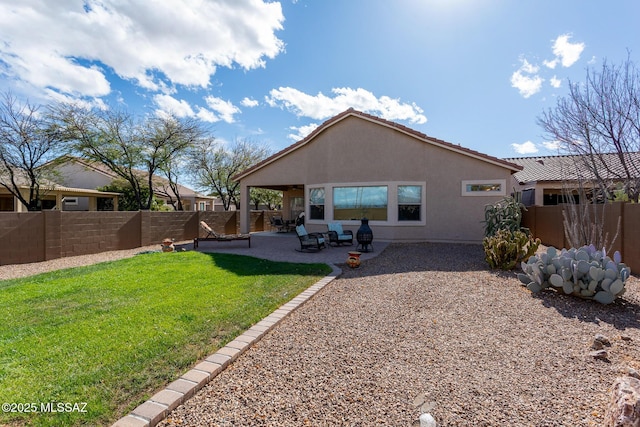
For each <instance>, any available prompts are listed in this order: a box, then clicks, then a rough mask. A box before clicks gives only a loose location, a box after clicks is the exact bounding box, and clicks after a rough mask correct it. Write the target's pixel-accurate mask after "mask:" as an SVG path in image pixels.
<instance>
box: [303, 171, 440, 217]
mask: <svg viewBox="0 0 640 427" xmlns="http://www.w3.org/2000/svg"><path fill="white" fill-rule="evenodd" d="M403 185H413V186H419V187H420V188H421V193H420V197H421V204H420V211H421V212H420V221H399V220H398V187H399V186H403ZM369 186H374V187H375V186H386V187H387V219H386V220H385V221H382V220H372V219H369V224H370V225H378V226H389V227H390V226H393V227H416V226H425V225H427V215H428V211H427V182H426V181H371V182H365V183H363V182H329V183H318V184H315V183H314V184H307V185H305V209H306V217H305V222H307V223H309V224H316V225H326V224H328V223H329V222H333V221H339V222H340V223H342V224H343V225H345V226H356V225H360V219H358V220H335V219H334V218H333V189H334V188H335V187H369ZM316 188H324V191H325V199H324V202H325V203H324V219H321V220H320V219H311V217H310V215H309V213H310V211H309V210H310V203H309V194H310V191H311V190H312V189H316ZM327 194H331V197H327Z"/></svg>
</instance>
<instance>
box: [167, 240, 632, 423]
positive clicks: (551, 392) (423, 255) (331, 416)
mask: <svg viewBox="0 0 640 427" xmlns="http://www.w3.org/2000/svg"><path fill="white" fill-rule="evenodd" d="M343 269H344V274H343V275H342V276H341V277H340V278H338V279H337V280H335V281H333V282H332V283H330V284H329V285H327V286H326V287H325V288H324V289H323V290H322V291H321V292H319V293H318V294H317V295H316V296H315V297H314V298H313V299H312V300H310V301H309V302H308V303H307V304H305V305H303V306H302V307H300V308H299V309H298V310H297V311H295V312H293V313H292V314H291V315H290V316H289V317H288V318H286V319H284V320H283V321H282V322H281V323H280V324H279V325H278V326H277V327H276V328H275V329H274V330H273V331H272V332H270V333H269V334H267V335H266V336H265V338H264V339H263V340H262V341H260V342H258V343H257V344H256V345H255V346H254V347H252V348H251V349H249V350H248V351H247V352H246V353H245V354H243V355H242V356H241V357H240V358H239V359H238V360H237V361H236V362H234V363H233V364H232V365H230V366H229V367H228V368H227V369H226V370H225V371H223V372H222V373H221V374H220V375H219V376H218V377H216V378H215V379H214V380H213V381H211V382H210V383H209V384H208V385H207V386H206V387H204V388H203V389H202V390H200V392H198V393H197V394H196V395H195V396H194V397H193V398H191V399H190V400H189V401H187V402H186V403H185V404H184V405H182V406H180V407H178V408H177V409H176V410H174V411H173V412H172V413H171V414H170V415H169V417H168V418H167V419H166V420H165V421H163V422H162V423H161V424H160V425H162V426H186V425H188V426H249V425H250V426H256V425H257V426H296V427H297V426H302V425H310V426H334V425H340V426H342V425H344V426H374V425H375V426H379V425H385V426H411V425H419V423H418V422H417V420H418V417H419V415H420V413H421V412H422V411H428V412H430V413H431V414H432V415H433V416H434V417H435V419H436V421H437V422H438V426H441V427H442V426H599V425H601V424H602V419H603V415H604V411H605V407H606V404H607V401H608V398H609V396H608V393H609V389H610V387H611V385H612V384H613V382H614V380H615V379H616V377H618V376H620V375H622V374H623V373H625V372H626V371H627V370H628V369H629V368H634V369H636V370H638V371H640V329H639V326H640V321H639V319H640V292H639V285H638V283H639V281H638V279H637V278H636V277H632V278H631V279H630V280H629V281H628V282H627V288H628V291H627V294H626V295H625V296H624V298H623V299H622V300H621V301H618V302H616V303H614V304H612V305H609V306H602V305H599V304H597V303H593V302H589V301H582V300H580V299H577V298H574V297H568V296H564V295H560V294H556V293H553V292H548V293H543V294H541V295H536V296H534V295H532V294H531V293H530V292H529V291H528V290H526V289H525V288H524V287H522V286H521V285H520V282H519V281H518V280H517V279H515V278H514V274H513V273H508V274H507V273H496V272H491V271H488V270H487V267H486V263H485V262H484V260H483V253H482V248H481V246H479V245H448V244H392V245H390V246H389V247H387V248H386V250H385V251H384V252H383V253H382V254H380V255H378V257H376V258H374V259H370V260H366V261H365V262H363V264H362V266H361V267H360V268H359V269H354V270H351V269H348V268H346V267H344V266H343ZM596 334H602V335H605V336H607V337H608V338H609V339H610V340H611V344H612V345H611V347H608V348H607V350H608V354H609V356H608V359H607V360H599V359H595V358H593V357H592V356H590V355H589V353H590V352H591V351H592V350H591V348H590V347H591V344H592V342H593V339H594V337H595V335H596Z"/></svg>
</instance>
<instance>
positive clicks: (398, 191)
mask: <svg viewBox="0 0 640 427" xmlns="http://www.w3.org/2000/svg"><path fill="white" fill-rule="evenodd" d="M400 187H419V188H420V202H419V203H415V202H411V203H410V202H402V203H401V202H400ZM423 188H424V186H422V185H416V184H398V185H397V186H396V189H397V196H396V213H397V215H398V216H397V220H398V223H410V224H419V223H420V222H421V221H422V219H423V216H424V210H423V206H424V203H423V201H424V195H423V194H422V193H423V191H422V190H423ZM401 206H418V207H419V210H418V215H419V217H418V219H400V207H401ZM425 207H426V206H425Z"/></svg>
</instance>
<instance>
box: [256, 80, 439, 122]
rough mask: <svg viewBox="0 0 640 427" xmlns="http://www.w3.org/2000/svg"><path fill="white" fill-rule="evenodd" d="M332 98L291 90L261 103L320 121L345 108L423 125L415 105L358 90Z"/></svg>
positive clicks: (339, 92)
mask: <svg viewBox="0 0 640 427" xmlns="http://www.w3.org/2000/svg"><path fill="white" fill-rule="evenodd" d="M331 92H333V95H334V96H333V97H330V96H326V95H324V94H323V93H322V92H319V93H318V94H317V95H309V94H306V93H304V92H301V91H299V90H298V89H294V88H291V87H280V88H278V89H272V90H271V91H270V92H269V96H267V97H265V101H266V102H267V104H269V105H270V106H272V107H280V108H286V109H287V110H289V111H292V112H293V113H295V114H296V115H297V116H299V117H309V118H312V119H315V120H322V119H326V118H329V117H332V116H334V115H336V114H338V113H340V112H342V111H344V110H346V109H348V108H355V109H356V110H360V111H363V112H367V113H371V114H375V115H378V116H380V117H382V118H384V119H387V120H407V121H409V122H410V123H414V124H422V123H426V122H427V117H426V116H425V115H424V114H422V113H423V110H422V109H421V108H420V107H418V106H417V105H416V104H415V103H411V104H407V103H402V102H400V100H398V99H394V98H390V97H388V96H381V97H380V98H377V97H376V96H375V95H374V94H373V93H371V92H369V91H367V90H365V89H362V88H358V89H351V88H334V89H332V90H331Z"/></svg>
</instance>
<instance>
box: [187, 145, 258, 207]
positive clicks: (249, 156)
mask: <svg viewBox="0 0 640 427" xmlns="http://www.w3.org/2000/svg"><path fill="white" fill-rule="evenodd" d="M268 155H269V149H268V148H267V147H265V146H263V145H260V144H257V143H254V142H251V141H248V140H245V139H239V140H236V141H235V142H234V143H233V144H232V145H231V146H229V147H226V146H224V145H223V144H220V143H217V142H216V141H215V140H214V139H212V138H211V139H208V140H202V141H201V143H200V144H198V145H197V147H196V148H195V149H194V150H192V151H191V156H190V162H189V164H190V165H191V171H192V174H193V181H194V182H195V183H196V185H198V186H199V187H200V188H202V189H203V190H204V191H206V192H208V193H210V194H212V195H214V196H216V197H220V199H222V204H223V206H224V210H229V207H230V206H231V204H232V203H233V204H235V206H236V208H238V207H240V200H239V199H240V197H239V196H240V188H239V186H240V183H239V182H238V181H234V180H233V176H234V175H236V174H237V173H239V172H242V171H243V170H245V169H247V168H249V167H250V166H252V165H254V164H256V163H258V162H259V161H261V160H263V159H265V158H266V157H267V156H268Z"/></svg>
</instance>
